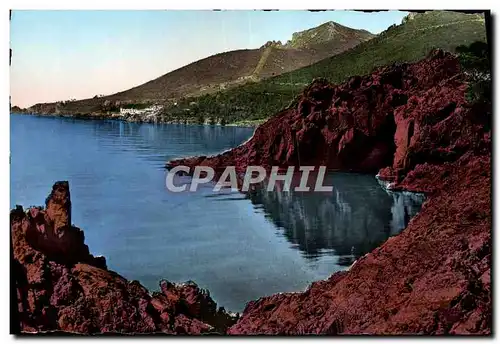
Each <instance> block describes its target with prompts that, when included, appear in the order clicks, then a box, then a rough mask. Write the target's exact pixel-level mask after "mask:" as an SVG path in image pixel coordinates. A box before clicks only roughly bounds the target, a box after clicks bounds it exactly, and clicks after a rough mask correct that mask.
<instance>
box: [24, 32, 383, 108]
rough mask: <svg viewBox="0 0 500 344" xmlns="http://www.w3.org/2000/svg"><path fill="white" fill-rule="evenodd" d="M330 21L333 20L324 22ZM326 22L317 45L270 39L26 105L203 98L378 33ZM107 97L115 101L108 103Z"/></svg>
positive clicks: (314, 59)
mask: <svg viewBox="0 0 500 344" xmlns="http://www.w3.org/2000/svg"><path fill="white" fill-rule="evenodd" d="M328 23H330V22H327V23H325V24H328ZM325 24H321V25H319V26H318V27H314V28H311V29H308V30H306V31H307V32H308V34H309V35H312V34H313V33H314V32H316V31H321V32H318V34H319V36H321V38H320V39H316V40H315V41H314V44H310V45H308V44H306V43H301V44H300V47H292V46H286V45H282V44H281V42H279V43H278V42H276V41H268V42H267V43H266V44H264V45H263V46H261V47H260V48H258V49H237V50H232V51H228V52H221V53H218V54H214V55H211V56H208V57H206V58H203V59H200V60H198V61H195V62H192V63H189V64H187V65H185V66H182V67H180V68H177V69H175V70H173V71H170V72H168V73H166V74H163V75H161V76H159V77H158V78H155V79H152V80H150V81H147V82H145V83H143V84H140V85H137V86H135V87H132V88H130V89H127V90H124V91H120V92H117V93H113V94H110V95H106V96H103V97H97V98H96V97H94V98H87V99H82V100H77V101H69V102H68V101H65V102H61V101H59V102H49V103H38V104H34V105H32V106H30V107H29V108H28V109H32V110H34V111H35V112H38V110H40V109H42V110H43V108H45V109H44V110H43V111H45V112H49V113H50V112H54V113H61V112H64V111H65V110H66V111H68V112H70V113H74V112H83V113H85V112H95V111H101V110H104V111H106V110H117V109H116V108H119V107H120V105H122V102H123V103H125V104H127V103H151V102H166V101H169V100H170V101H171V100H173V99H178V98H181V97H187V96H200V95H203V94H209V93H213V92H217V91H220V90H224V89H227V88H231V87H234V86H238V85H241V84H245V83H248V82H256V81H260V80H263V79H266V78H269V77H272V76H276V75H280V74H282V73H286V72H290V71H293V70H295V69H298V68H301V67H304V66H307V65H310V64H312V63H315V62H317V61H319V60H321V59H323V58H325V57H328V56H332V55H334V54H337V53H340V52H342V51H345V50H347V49H349V48H351V47H353V46H355V45H357V44H359V43H360V42H362V41H364V40H367V39H370V38H372V37H373V36H374V35H372V34H371V33H369V32H367V31H365V30H363V31H361V30H356V29H351V28H348V27H345V26H342V25H340V24H336V25H337V27H338V30H337V32H336V33H335V34H330V35H328V34H325V33H324V32H322V31H324V25H325ZM358 31H359V33H358ZM303 32H305V31H300V32H296V33H293V34H292V40H293V36H294V35H295V36H296V37H297V35H299V36H300V35H303ZM318 34H317V35H318ZM106 101H109V102H112V103H115V104H110V105H108V106H106V105H104V102H106ZM71 105H73V106H71ZM103 107H104V108H103ZM78 109H79V110H80V111H78ZM43 111H42V112H43Z"/></svg>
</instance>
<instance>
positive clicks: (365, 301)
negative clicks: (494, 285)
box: [168, 50, 492, 335]
mask: <svg viewBox="0 0 500 344" xmlns="http://www.w3.org/2000/svg"><path fill="white" fill-rule="evenodd" d="M466 87H467V82H466V79H465V77H464V74H463V73H462V72H461V69H460V65H459V63H458V60H457V59H456V58H455V57H454V56H453V55H451V54H448V53H444V52H443V51H439V50H437V51H433V52H432V53H431V54H430V55H429V57H428V58H427V59H425V60H422V61H420V62H418V63H414V64H399V65H393V66H389V67H384V68H381V69H378V70H376V71H375V72H374V73H372V74H371V75H367V76H364V77H352V78H351V79H350V80H348V81H347V82H345V83H343V84H340V85H331V84H329V83H328V82H326V81H325V80H316V81H315V82H313V83H312V84H311V85H310V86H309V87H308V88H307V89H306V90H305V91H304V92H303V93H302V94H301V95H300V96H299V97H298V98H297V99H296V101H295V102H294V103H293V104H291V106H290V107H289V108H287V109H285V110H283V111H282V112H281V113H279V114H277V115H276V116H274V117H273V118H271V119H270V120H269V121H267V122H266V123H264V124H263V125H261V126H260V127H259V128H257V129H256V131H255V134H254V136H253V137H252V139H250V140H249V141H248V142H246V143H245V144H243V145H241V146H239V147H237V148H235V149H233V150H231V151H228V152H225V153H224V154H221V155H217V156H213V157H196V158H188V159H180V160H175V161H171V162H170V163H169V164H168V167H172V166H176V165H179V164H182V165H187V166H196V165H207V166H212V167H214V168H215V169H216V170H217V171H221V170H222V169H223V168H224V167H225V166H228V165H231V166H236V169H237V171H238V172H241V173H242V172H244V171H245V170H246V167H247V166H249V165H261V166H265V167H268V168H269V167H270V166H272V165H278V166H282V167H285V166H290V165H294V166H296V165H315V166H318V165H325V166H328V167H329V168H330V169H331V170H343V171H358V172H366V173H378V177H379V178H380V179H381V180H384V181H385V182H387V183H389V185H390V186H391V188H394V189H401V190H410V191H419V192H424V193H426V195H427V201H426V202H425V203H424V205H423V208H422V210H421V212H420V213H419V214H418V215H416V216H415V217H414V218H413V219H412V220H411V222H410V224H409V225H408V227H407V228H406V229H405V230H404V231H403V232H402V233H401V234H400V235H398V236H396V237H393V238H391V239H389V240H388V241H387V242H386V243H384V244H383V245H382V246H381V247H379V248H377V249H375V250H374V251H372V252H371V253H369V254H367V255H365V256H364V257H362V258H360V259H359V260H358V261H357V262H356V263H355V264H354V265H353V266H352V267H351V268H350V269H349V271H347V272H340V273H336V274H334V275H333V276H332V277H330V279H328V280H326V281H320V282H316V283H313V284H312V285H311V287H310V288H309V289H308V290H307V291H306V292H303V293H288V294H279V295H273V296H269V297H264V298H261V299H259V300H257V301H252V302H250V303H248V304H247V307H246V308H245V310H244V312H243V314H242V317H241V318H240V320H239V321H238V322H237V324H235V325H234V326H233V327H231V328H230V329H229V331H228V333H230V334H235V335H241V334H288V335H291V334H331V335H333V334H362V333H369V334H410V333H411V334H415V333H421V334H491V328H492V305H491V277H490V274H491V121H492V119H491V104H474V105H471V104H468V103H467V101H466V100H465V96H464V91H465V89H466Z"/></svg>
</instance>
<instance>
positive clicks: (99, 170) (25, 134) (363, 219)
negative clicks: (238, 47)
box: [10, 115, 420, 311]
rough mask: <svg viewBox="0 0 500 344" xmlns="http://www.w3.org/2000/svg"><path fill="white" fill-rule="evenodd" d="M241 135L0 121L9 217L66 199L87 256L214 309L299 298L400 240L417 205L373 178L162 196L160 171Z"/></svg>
mask: <svg viewBox="0 0 500 344" xmlns="http://www.w3.org/2000/svg"><path fill="white" fill-rule="evenodd" d="M252 132H253V129H249V128H236V127H217V126H184V125H154V124H135V123H124V122H114V121H81V120H72V119H63V118H43V117H32V116H16V115H11V185H10V186H11V206H14V205H15V204H22V205H24V206H29V205H42V204H43V203H44V201H45V197H46V196H47V194H48V193H49V191H50V188H51V186H52V184H53V183H54V182H55V181H57V180H68V181H69V182H70V187H71V197H72V204H73V222H74V224H75V225H77V226H79V227H80V228H82V229H84V231H85V236H86V242H87V244H88V245H89V247H90V249H91V251H92V253H94V254H97V255H104V256H105V257H106V258H107V262H108V266H109V268H110V269H112V270H115V271H118V272H119V273H120V274H122V275H124V276H125V277H127V278H129V279H137V280H139V281H141V282H142V283H143V284H144V285H145V286H146V287H148V288H150V289H152V290H156V289H158V281H159V280H160V279H162V278H165V279H168V280H170V281H174V282H182V281H186V280H194V281H196V282H197V283H198V284H199V285H200V286H201V287H203V288H208V289H209V290H210V292H211V295H212V296H213V297H214V299H215V300H216V301H217V302H218V304H219V305H221V306H224V307H226V309H230V310H233V311H241V310H242V309H243V308H244V305H245V303H246V302H247V301H249V300H252V299H256V298H259V297H261V296H264V295H270V294H273V293H276V292H287V291H300V290H304V289H305V288H306V287H307V285H308V284H310V282H312V281H315V280H319V279H324V278H326V277H328V276H330V275H331V274H332V273H333V272H335V271H338V270H340V269H345V268H346V267H347V266H349V265H350V264H351V263H352V262H353V261H354V259H356V258H357V257H359V256H360V255H363V254H365V253H366V252H369V251H370V250H371V249H373V248H374V247H376V246H377V245H379V244H380V243H381V242H383V241H384V240H386V239H387V238H388V237H389V236H391V235H394V234H397V233H398V232H399V231H401V230H402V229H403V228H404V227H405V225H406V224H407V222H408V221H409V219H410V218H411V216H413V215H414V214H416V212H417V211H418V210H419V208H420V203H419V201H418V200H415V199H414V198H412V197H409V196H405V195H402V194H393V195H389V194H388V193H386V192H385V191H384V190H382V189H381V188H380V186H379V185H378V184H377V182H376V180H375V178H374V177H373V176H366V175H355V174H341V173H338V174H333V175H329V176H328V178H327V181H326V184H328V185H333V186H334V192H333V193H328V194H319V193H294V192H290V193H287V192H279V191H276V192H272V193H269V192H267V191H263V190H262V189H257V190H255V191H253V192H252V193H250V194H248V195H243V194H240V193H231V192H230V191H226V192H224V193H222V194H213V193H212V191H211V187H202V188H199V191H198V192H197V193H177V194H174V193H171V192H169V191H167V190H166V188H165V171H164V169H163V166H164V163H165V162H166V161H167V160H170V159H173V158H176V157H183V156H191V155H200V154H214V153H217V152H220V151H223V150H226V149H228V148H231V147H234V146H237V145H238V144H240V143H242V142H243V141H245V140H247V139H248V138H249V137H250V136H251V135H252Z"/></svg>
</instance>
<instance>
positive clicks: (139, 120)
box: [10, 112, 261, 128]
mask: <svg viewBox="0 0 500 344" xmlns="http://www.w3.org/2000/svg"><path fill="white" fill-rule="evenodd" d="M10 113H11V114H13V115H16V116H34V117H55V118H57V117H60V118H72V119H80V120H88V121H92V120H97V121H101V120H109V121H122V122H128V123H149V124H183V125H204V126H221V127H224V126H226V127H241V128H256V127H258V126H259V125H260V124H261V121H256V122H252V121H246V122H241V121H240V122H235V123H228V124H224V125H223V124H220V123H213V124H211V123H208V122H206V123H203V124H201V123H196V122H194V121H191V122H188V121H174V120H170V121H155V120H154V119H144V118H138V117H134V116H130V117H126V116H122V115H119V114H109V115H108V114H105V115H104V114H85V115H80V114H55V113H36V112H10Z"/></svg>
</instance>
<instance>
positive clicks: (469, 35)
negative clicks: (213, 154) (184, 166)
mask: <svg viewBox="0 0 500 344" xmlns="http://www.w3.org/2000/svg"><path fill="white" fill-rule="evenodd" d="M327 24H328V23H327ZM336 26H337V24H336V25H335V27H336ZM326 27H328V25H326ZM320 28H321V27H319V28H318V29H320ZM319 31H328V30H319ZM331 31H333V30H331ZM312 36H313V34H307V31H306V32H304V33H302V34H300V35H295V40H294V39H293V38H292V40H291V41H290V42H288V43H287V44H288V45H296V46H300V44H304V43H303V42H311V39H312V38H313V37H312ZM475 41H483V42H486V27H485V18H484V15H482V14H464V13H460V12H453V11H428V12H425V13H410V14H409V15H408V16H407V17H405V18H404V19H403V21H402V23H401V24H400V25H393V26H391V27H389V28H388V29H387V30H385V31H384V32H382V33H380V34H379V35H377V36H376V37H375V38H373V39H370V40H368V41H365V42H363V43H360V44H358V45H356V46H355V47H354V48H352V49H349V50H346V51H345V52H343V53H340V54H337V55H335V56H332V57H328V58H325V59H323V60H321V61H319V62H317V63H314V64H312V65H309V66H306V67H303V68H300V69H297V70H294V71H292V72H289V73H283V74H281V75H279V76H276V77H273V78H268V79H266V80H262V81H261V82H258V83H252V84H246V85H243V86H240V87H236V88H233V89H230V90H227V91H224V92H218V93H217V94H212V95H205V96H202V97H197V98H189V99H186V101H185V102H182V103H180V104H178V105H177V106H175V107H171V108H169V109H167V110H166V111H165V114H164V118H163V119H162V120H165V121H171V120H176V121H182V120H184V121H190V120H194V119H196V120H198V121H199V118H197V116H198V117H199V116H200V114H204V116H205V117H210V118H212V121H222V122H225V123H239V124H242V123H248V122H249V121H250V122H252V123H255V122H256V121H263V120H265V119H266V118H269V117H270V116H271V115H273V114H275V113H277V112H278V111H279V110H281V109H283V108H285V107H287V106H288V105H289V104H290V102H292V101H293V100H294V98H295V97H296V95H297V94H299V93H300V92H301V90H302V89H303V88H304V87H305V86H307V85H308V84H310V83H311V82H312V81H313V80H314V79H315V78H326V79H327V80H329V81H330V82H333V83H339V82H342V81H344V80H346V79H347V78H348V77H350V76H353V75H366V74H369V73H371V72H372V71H373V70H374V69H375V68H377V67H380V66H383V65H390V64H392V63H396V62H397V63H404V62H415V61H418V60H420V59H422V58H424V57H425V56H426V55H427V54H428V53H429V52H430V51H431V50H432V49H433V48H441V49H443V50H446V51H450V52H454V51H455V48H456V47H457V46H459V45H469V44H471V43H473V42H475ZM193 103H196V105H195V106H193V105H192V104H193ZM187 109H189V110H187Z"/></svg>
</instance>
